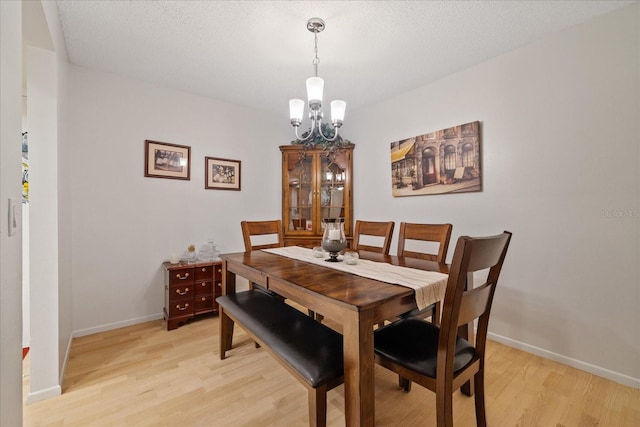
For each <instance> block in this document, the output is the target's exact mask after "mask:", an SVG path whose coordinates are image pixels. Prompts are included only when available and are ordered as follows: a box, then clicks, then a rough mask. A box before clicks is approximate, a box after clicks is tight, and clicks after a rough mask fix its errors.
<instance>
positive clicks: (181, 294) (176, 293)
mask: <svg viewBox="0 0 640 427" xmlns="http://www.w3.org/2000/svg"><path fill="white" fill-rule="evenodd" d="M194 294H195V291H194V285H193V284H190V285H178V286H170V287H169V300H170V301H171V302H175V301H178V300H183V299H189V300H192V299H193V295H194Z"/></svg>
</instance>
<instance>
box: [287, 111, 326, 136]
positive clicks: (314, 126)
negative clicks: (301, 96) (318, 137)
mask: <svg viewBox="0 0 640 427" xmlns="http://www.w3.org/2000/svg"><path fill="white" fill-rule="evenodd" d="M310 118H311V129H309V133H308V134H307V137H306V138H300V136H298V128H299V127H300V126H294V127H293V128H294V130H295V133H296V138H297V139H298V141H302V142H306V141H309V140H310V139H311V136H312V135H313V133H314V131H315V130H316V122H317V118H316V114H314V115H312V116H311V117H310ZM320 128H321V126H318V129H320Z"/></svg>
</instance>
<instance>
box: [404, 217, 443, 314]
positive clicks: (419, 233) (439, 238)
mask: <svg viewBox="0 0 640 427" xmlns="http://www.w3.org/2000/svg"><path fill="white" fill-rule="evenodd" d="M452 230H453V225H451V224H417V223H411V222H401V223H400V233H399V235H398V252H397V254H398V256H404V257H409V258H418V259H424V260H428V261H436V262H440V263H444V262H445V261H446V258H447V250H448V249H449V240H451V231H452ZM407 243H408V244H409V245H413V246H410V247H411V249H407ZM429 244H437V249H434V248H433V247H432V246H431V247H427V245H429ZM407 316H414V317H420V318H423V319H426V318H428V317H431V321H432V322H433V323H436V324H438V322H439V320H440V304H431V305H430V306H428V307H425V308H423V309H422V310H418V309H416V310H413V311H410V312H409V313H406V314H404V315H403V317H407Z"/></svg>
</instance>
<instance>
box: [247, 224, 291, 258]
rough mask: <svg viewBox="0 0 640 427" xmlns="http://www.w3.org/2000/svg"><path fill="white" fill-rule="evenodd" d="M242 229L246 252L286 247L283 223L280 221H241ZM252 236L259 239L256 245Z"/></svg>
mask: <svg viewBox="0 0 640 427" xmlns="http://www.w3.org/2000/svg"><path fill="white" fill-rule="evenodd" d="M240 227H241V228H242V238H243V239H244V250H245V252H251V251H256V250H259V249H268V248H280V247H282V246H284V239H283V237H282V221H280V220H279V219H274V220H268V221H241V222H240ZM252 236H253V237H257V238H256V243H253V241H252V239H251V237H252Z"/></svg>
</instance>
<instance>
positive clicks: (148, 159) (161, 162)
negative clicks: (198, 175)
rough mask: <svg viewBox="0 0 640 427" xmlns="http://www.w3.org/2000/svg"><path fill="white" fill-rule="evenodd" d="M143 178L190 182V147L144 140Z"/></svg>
mask: <svg viewBox="0 0 640 427" xmlns="http://www.w3.org/2000/svg"><path fill="white" fill-rule="evenodd" d="M144 176H147V177H152V178H170V179H186V180H190V179H191V147H187V146H186V145H177V144H169V143H167V142H158V141H149V140H146V141H145V142H144Z"/></svg>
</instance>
